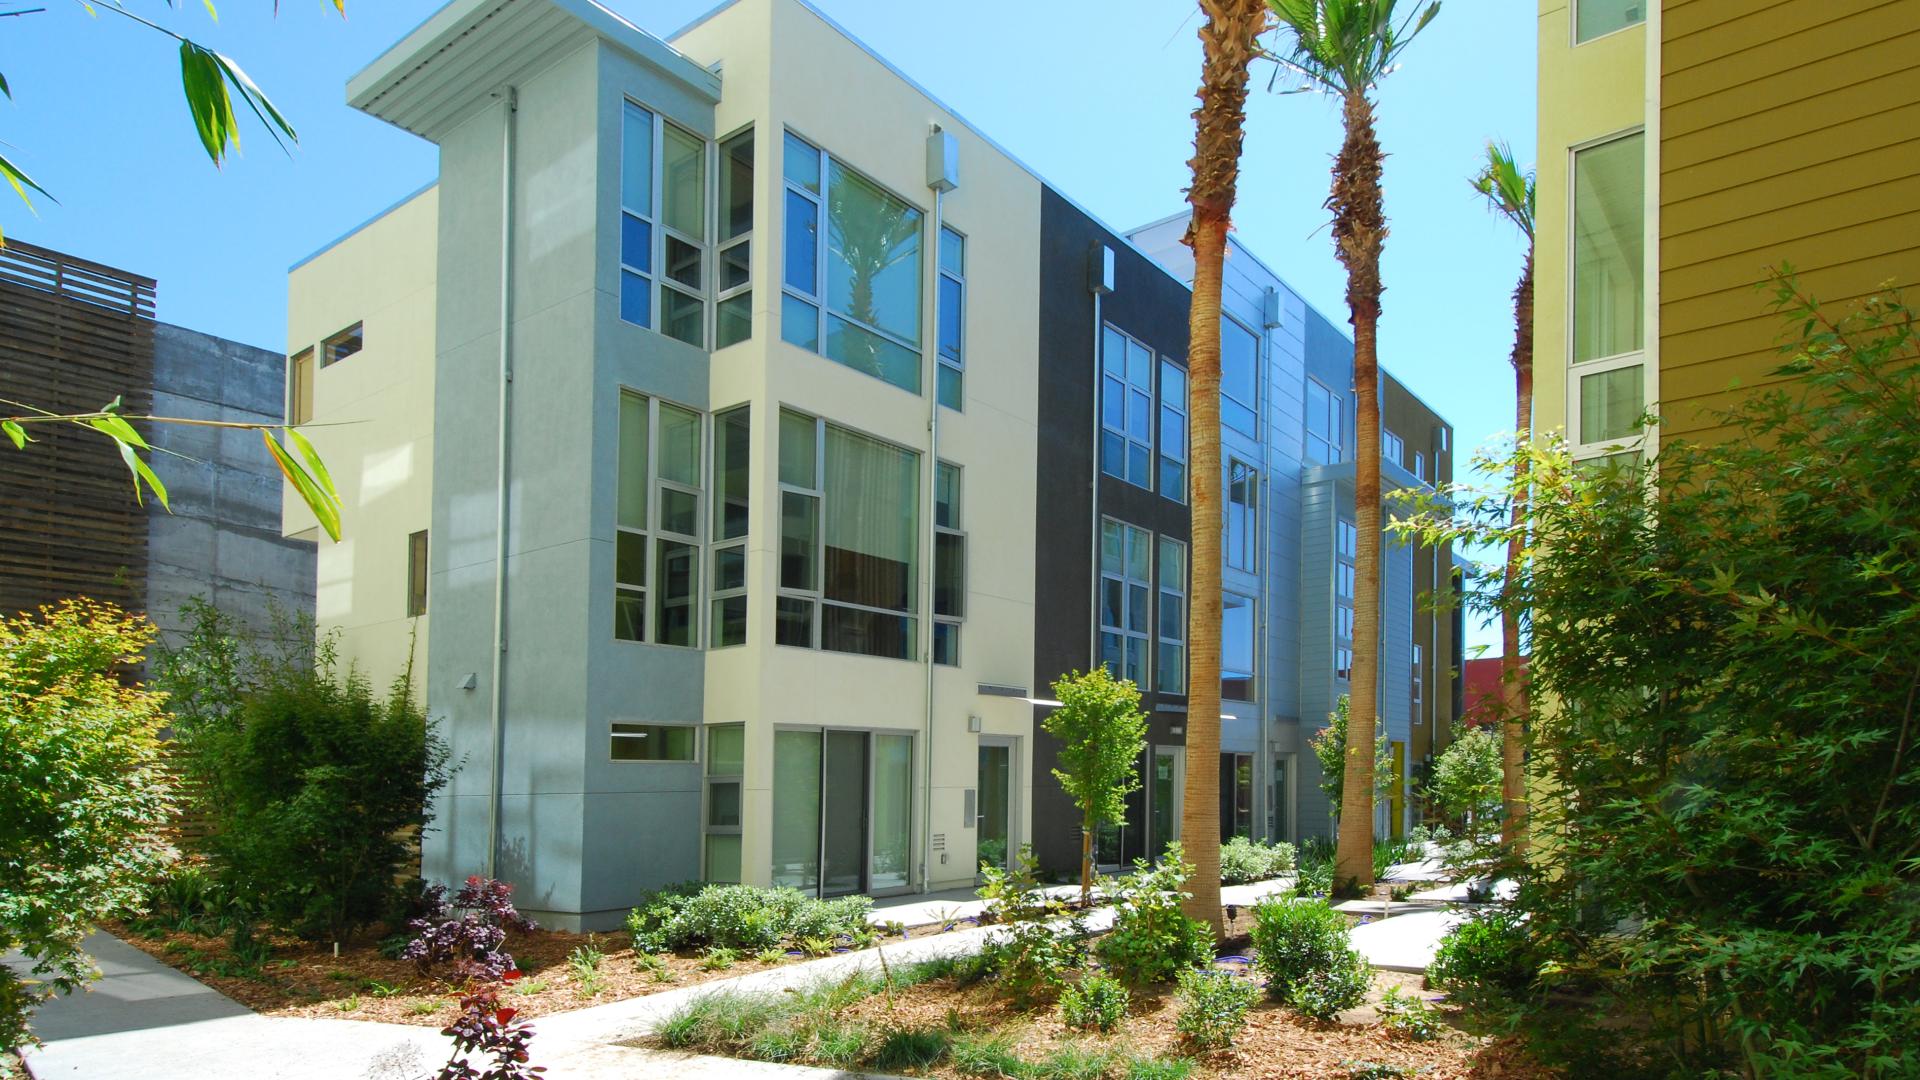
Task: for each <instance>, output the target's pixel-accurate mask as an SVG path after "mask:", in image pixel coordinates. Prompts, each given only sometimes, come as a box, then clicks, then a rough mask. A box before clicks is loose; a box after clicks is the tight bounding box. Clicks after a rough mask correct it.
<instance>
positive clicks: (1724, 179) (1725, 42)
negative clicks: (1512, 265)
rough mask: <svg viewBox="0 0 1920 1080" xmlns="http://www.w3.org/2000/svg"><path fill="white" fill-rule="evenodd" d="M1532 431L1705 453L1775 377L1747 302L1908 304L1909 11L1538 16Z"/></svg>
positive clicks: (1919, 145)
mask: <svg viewBox="0 0 1920 1080" xmlns="http://www.w3.org/2000/svg"><path fill="white" fill-rule="evenodd" d="M1539 31H1540V46H1539V48H1540V103H1539V105H1540V108H1539V117H1540V119H1539V125H1540V126H1539V147H1540V163H1539V179H1540V206H1539V230H1538V271H1537V274H1538V276H1537V282H1536V295H1537V303H1536V314H1535V320H1534V350H1535V357H1536V364H1537V372H1536V384H1535V392H1536V398H1535V412H1534V425H1535V428H1536V430H1540V431H1543V432H1545V431H1552V430H1559V431H1562V432H1564V434H1565V435H1566V437H1567V439H1568V441H1569V442H1570V443H1572V444H1573V446H1574V452H1575V455H1576V456H1580V457H1596V456H1602V455H1605V454H1608V453H1617V452H1621V451H1622V450H1629V449H1630V450H1641V449H1651V448H1648V447H1645V446H1644V443H1643V438H1644V434H1643V433H1642V432H1641V430H1640V429H1639V427H1638V425H1637V423H1636V419H1637V417H1638V416H1639V415H1640V414H1641V412H1642V410H1643V409H1646V410H1651V411H1653V412H1655V413H1656V414H1657V415H1658V416H1659V417H1660V429H1659V432H1658V437H1659V438H1660V439H1663V440H1670V439H1674V438H1682V437H1691V438H1700V437H1713V436H1714V434H1715V428H1716V425H1717V420H1716V419H1715V413H1716V411H1717V410H1720V409H1724V408H1725V407H1727V406H1728V405H1729V404H1730V403H1731V402H1732V401H1733V400H1734V397H1735V396H1736V395H1737V394H1738V393H1739V392H1740V390H1741V389H1742V388H1751V387H1753V386H1755V385H1758V384H1760V383H1762V382H1764V381H1766V374H1767V372H1768V371H1770V370H1772V369H1773V368H1774V367H1776V366H1777V365H1778V364H1779V362H1780V357H1779V353H1778V346H1779V345H1780V344H1781V331H1782V329H1783V327H1782V324H1781V322H1780V320H1779V319H1778V318H1777V317H1776V316H1775V315H1774V313H1773V312H1772V311H1771V310H1770V309H1769V307H1768V301H1769V297H1768V296H1767V295H1766V294H1764V293H1763V292H1761V291H1760V290H1759V289H1758V288H1756V286H1757V285H1758V284H1759V283H1761V282H1764V281H1765V280H1766V278H1767V275H1768V271H1769V268H1771V267H1775V266H1780V265H1782V264H1791V265H1792V266H1793V267H1794V268H1795V269H1796V270H1797V271H1799V273H1800V275H1801V280H1802V283H1803V284H1804V286H1805V287H1806V288H1807V289H1808V290H1810V291H1811V292H1812V293H1813V294H1814V295H1815V296H1817V297H1819V298H1820V300H1821V301H1822V302H1823V303H1828V304H1836V305H1839V304H1846V303H1850V302H1852V301H1854V300H1857V299H1859V298H1861V297H1863V296H1866V295H1868V294H1869V293H1872V292H1873V291H1875V290H1876V289H1878V288H1879V287H1880V286H1881V285H1882V284H1883V283H1885V282H1888V281H1893V282H1895V283H1896V284H1899V285H1901V286H1902V287H1907V288H1911V287H1913V286H1914V285H1915V284H1916V283H1920V65H1916V64H1914V62H1913V57H1914V56H1915V55H1916V50H1920V3H1916V2H1914V0H1771V2H1763V0H1651V2H1649V0H1541V4H1540V24H1539Z"/></svg>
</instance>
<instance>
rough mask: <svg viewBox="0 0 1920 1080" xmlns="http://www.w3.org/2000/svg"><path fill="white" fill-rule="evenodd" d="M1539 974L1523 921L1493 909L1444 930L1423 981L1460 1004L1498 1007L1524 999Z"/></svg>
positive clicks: (1506, 912) (1534, 954)
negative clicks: (1425, 979) (1444, 992)
mask: <svg viewBox="0 0 1920 1080" xmlns="http://www.w3.org/2000/svg"><path fill="white" fill-rule="evenodd" d="M1539 973H1540V963H1539V960H1538V959H1537V957H1536V951H1535V948H1534V946H1533V943H1532V942H1531V941H1530V940H1529V938H1528V935H1527V927H1526V923H1525V921H1524V920H1523V919H1522V918H1521V917H1520V916H1519V915H1518V914H1516V913H1515V912H1513V911H1510V910H1506V909H1500V908H1495V909H1493V910H1491V911H1488V912H1483V913H1481V914H1479V915H1478V916H1476V917H1474V918H1472V919H1468V920H1467V921H1466V922H1463V923H1461V924H1460V925H1458V926H1455V927H1454V928H1453V929H1451V930H1449V931H1447V934H1446V936H1445V937H1443V938H1441V939H1440V947H1439V948H1438V949H1436V950H1435V951H1434V954H1433V963H1432V964H1430V965H1428V967H1427V981H1428V982H1429V983H1431V984H1432V985H1434V986H1436V987H1439V988H1440V989H1442V990H1445V991H1446V992H1447V994H1448V995H1449V996H1450V997H1452V998H1453V999H1455V1000H1458V1001H1460V1002H1463V1003H1465V1004H1469V1005H1481V1006H1499V1005H1506V1004H1512V1003H1516V1002H1519V1001H1522V1000H1524V999H1525V998H1526V997H1527V996H1528V995H1529V993H1530V992H1531V991H1532V989H1533V985H1534V981H1535V979H1536V978H1538V976H1539Z"/></svg>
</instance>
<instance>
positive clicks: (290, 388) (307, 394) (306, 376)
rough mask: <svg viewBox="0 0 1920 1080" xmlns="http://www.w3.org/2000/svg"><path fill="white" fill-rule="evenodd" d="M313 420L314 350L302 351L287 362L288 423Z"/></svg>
mask: <svg viewBox="0 0 1920 1080" xmlns="http://www.w3.org/2000/svg"><path fill="white" fill-rule="evenodd" d="M312 420H313V350H312V349H310V348H309V349H301V350H300V351H299V352H297V353H294V354H293V358H292V359H290V360H288V361H287V423H289V424H305V423H309V422H311V421H312Z"/></svg>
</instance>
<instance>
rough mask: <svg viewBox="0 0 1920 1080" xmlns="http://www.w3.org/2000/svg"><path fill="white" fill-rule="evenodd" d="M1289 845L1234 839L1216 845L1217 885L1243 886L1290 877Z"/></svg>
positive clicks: (1291, 862) (1290, 845)
mask: <svg viewBox="0 0 1920 1080" xmlns="http://www.w3.org/2000/svg"><path fill="white" fill-rule="evenodd" d="M1293 864H1294V850H1293V845H1292V844H1289V843H1287V842H1286V841H1284V840H1282V841H1280V842H1279V843H1274V844H1268V843H1264V842H1262V841H1259V840H1253V839H1249V838H1248V837H1245V836H1236V837H1234V838H1233V839H1231V840H1228V841H1227V842H1226V843H1224V844H1222V845H1220V883H1221V884H1223V885H1245V884H1248V883H1249V882H1254V881H1270V880H1272V879H1274V878H1279V877H1286V876H1288V875H1290V874H1292V873H1293Z"/></svg>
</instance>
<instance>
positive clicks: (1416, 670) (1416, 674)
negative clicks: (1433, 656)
mask: <svg viewBox="0 0 1920 1080" xmlns="http://www.w3.org/2000/svg"><path fill="white" fill-rule="evenodd" d="M1422 655H1423V651H1422V650H1421V648H1420V643H1419V642H1417V641H1416V642H1414V643H1413V722H1414V723H1415V724H1418V723H1420V722H1421V720H1422V719H1423V718H1424V716H1425V713H1424V712H1423V710H1422V709H1421V707H1420V706H1421V703H1422V702H1423V701H1424V700H1425V689H1426V686H1425V682H1426V674H1425V665H1424V664H1422V663H1421V662H1420V660H1421V656H1422Z"/></svg>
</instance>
